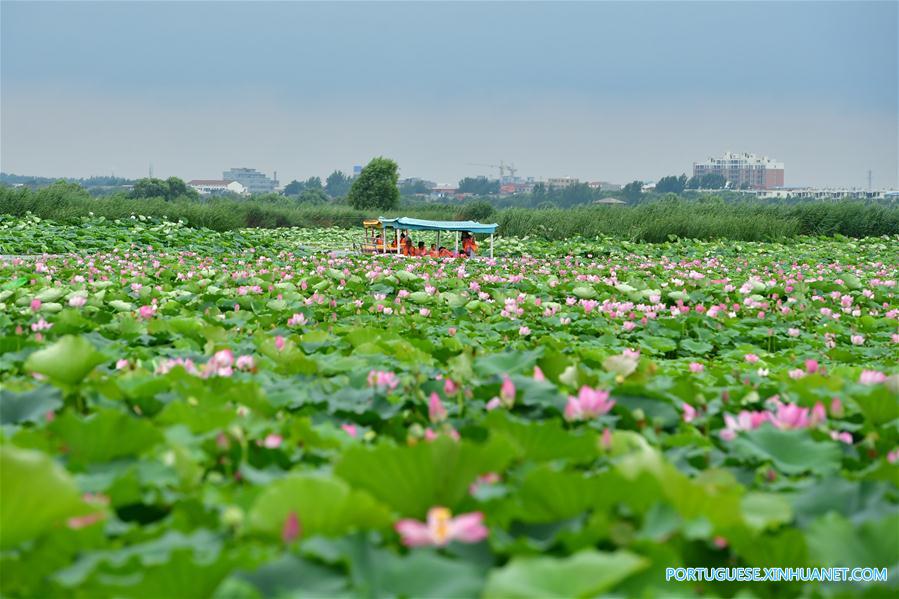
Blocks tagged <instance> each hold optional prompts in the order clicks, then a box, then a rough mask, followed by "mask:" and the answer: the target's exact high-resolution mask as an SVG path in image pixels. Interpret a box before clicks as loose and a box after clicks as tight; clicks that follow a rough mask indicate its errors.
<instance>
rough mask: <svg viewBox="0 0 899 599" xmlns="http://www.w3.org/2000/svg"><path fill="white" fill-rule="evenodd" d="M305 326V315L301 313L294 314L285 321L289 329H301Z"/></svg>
mask: <svg viewBox="0 0 899 599" xmlns="http://www.w3.org/2000/svg"><path fill="white" fill-rule="evenodd" d="M305 324H306V315H305V314H303V313H302V312H300V313H297V314H294V315H293V316H291V317H290V319H289V320H288V321H287V326H289V327H301V326H303V325H305Z"/></svg>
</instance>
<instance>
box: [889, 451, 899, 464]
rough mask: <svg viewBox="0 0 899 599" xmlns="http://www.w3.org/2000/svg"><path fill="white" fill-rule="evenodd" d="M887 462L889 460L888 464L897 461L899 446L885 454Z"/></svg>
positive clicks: (898, 459)
mask: <svg viewBox="0 0 899 599" xmlns="http://www.w3.org/2000/svg"><path fill="white" fill-rule="evenodd" d="M887 462H889V463H890V464H895V463H896V462H899V447H897V448H896V449H894V450H893V451H891V452H889V453H888V454H887Z"/></svg>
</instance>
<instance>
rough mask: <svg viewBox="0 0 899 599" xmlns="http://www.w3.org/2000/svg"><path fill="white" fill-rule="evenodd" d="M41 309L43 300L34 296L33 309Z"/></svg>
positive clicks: (33, 310)
mask: <svg viewBox="0 0 899 599" xmlns="http://www.w3.org/2000/svg"><path fill="white" fill-rule="evenodd" d="M40 309H41V300H39V299H37V298H34V299H33V300H31V311H32V312H37V311H38V310H40Z"/></svg>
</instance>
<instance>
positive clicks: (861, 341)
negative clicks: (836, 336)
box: [849, 335, 865, 345]
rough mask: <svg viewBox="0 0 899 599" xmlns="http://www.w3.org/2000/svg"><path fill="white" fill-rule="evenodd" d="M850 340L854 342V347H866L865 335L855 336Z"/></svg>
mask: <svg viewBox="0 0 899 599" xmlns="http://www.w3.org/2000/svg"><path fill="white" fill-rule="evenodd" d="M849 340H850V341H851V342H852V345H864V344H865V337H864V335H853V336H852V337H850V338H849Z"/></svg>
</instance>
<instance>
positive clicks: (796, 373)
mask: <svg viewBox="0 0 899 599" xmlns="http://www.w3.org/2000/svg"><path fill="white" fill-rule="evenodd" d="M787 375H788V376H789V377H790V378H791V379H793V380H794V381H798V380H799V379H801V378H802V377H804V376H805V371H804V370H803V369H801V368H794V369H793V370H790V371H789V372H788V373H787Z"/></svg>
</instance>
